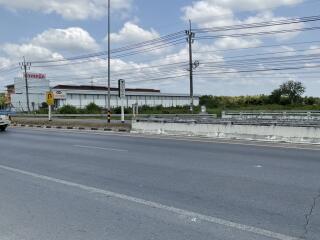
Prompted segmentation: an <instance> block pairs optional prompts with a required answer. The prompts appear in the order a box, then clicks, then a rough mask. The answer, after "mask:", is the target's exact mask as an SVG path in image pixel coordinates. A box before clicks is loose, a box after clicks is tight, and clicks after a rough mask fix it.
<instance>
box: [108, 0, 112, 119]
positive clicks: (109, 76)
mask: <svg viewBox="0 0 320 240" xmlns="http://www.w3.org/2000/svg"><path fill="white" fill-rule="evenodd" d="M110 8H111V6H110V0H108V123H110V122H111V104H110V101H111V69H110V67H111V52H110V27H111V23H110V20H111V17H110V12H111V11H110Z"/></svg>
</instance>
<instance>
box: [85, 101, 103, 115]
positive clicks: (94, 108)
mask: <svg viewBox="0 0 320 240" xmlns="http://www.w3.org/2000/svg"><path fill="white" fill-rule="evenodd" d="M85 113H86V114H101V113H102V109H101V108H100V107H99V106H98V105H97V104H95V103H90V104H89V105H87V106H86V108H85Z"/></svg>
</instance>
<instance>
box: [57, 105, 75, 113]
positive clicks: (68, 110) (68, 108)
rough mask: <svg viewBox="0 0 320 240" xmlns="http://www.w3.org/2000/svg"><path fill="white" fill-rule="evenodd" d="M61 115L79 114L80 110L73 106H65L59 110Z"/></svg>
mask: <svg viewBox="0 0 320 240" xmlns="http://www.w3.org/2000/svg"><path fill="white" fill-rule="evenodd" d="M59 113H60V114H77V113H78V110H77V108H76V107H74V106H71V105H65V106H63V107H62V108H60V109H59Z"/></svg>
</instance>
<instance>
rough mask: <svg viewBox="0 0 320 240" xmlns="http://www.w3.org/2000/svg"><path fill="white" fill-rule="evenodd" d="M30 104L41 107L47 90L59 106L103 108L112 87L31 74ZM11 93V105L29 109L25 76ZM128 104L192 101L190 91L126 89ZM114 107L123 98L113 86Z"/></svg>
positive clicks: (20, 109)
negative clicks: (67, 82) (63, 82)
mask: <svg viewBox="0 0 320 240" xmlns="http://www.w3.org/2000/svg"><path fill="white" fill-rule="evenodd" d="M28 85H29V86H28V90H29V106H30V109H31V110H38V109H39V107H40V106H41V105H42V104H43V103H44V102H45V101H46V99H45V96H46V92H48V91H50V89H51V91H52V92H53V93H54V98H55V108H61V107H63V106H65V105H72V106H74V107H77V108H85V107H86V106H87V105H88V104H90V103H95V104H97V105H98V106H100V107H102V108H106V106H108V89H107V87H103V86H76V85H57V86H55V87H52V88H50V87H49V81H48V80H47V79H46V77H45V75H43V74H29V75H28ZM7 88H8V93H10V98H11V105H12V107H14V108H15V109H16V111H18V112H20V111H27V109H28V108H27V96H26V85H25V81H24V79H23V78H16V79H15V84H14V85H9V86H7ZM123 102H124V105H125V107H132V105H134V104H138V105H139V106H144V105H146V106H150V107H153V106H158V105H162V106H164V107H176V106H186V105H189V104H190V96H189V95H188V94H172V93H161V92H160V90H155V89H126V98H125V99H124V100H123ZM110 105H111V107H112V108H116V107H120V106H121V101H120V99H119V97H118V88H111V101H110ZM194 105H195V106H198V105H199V96H195V97H194Z"/></svg>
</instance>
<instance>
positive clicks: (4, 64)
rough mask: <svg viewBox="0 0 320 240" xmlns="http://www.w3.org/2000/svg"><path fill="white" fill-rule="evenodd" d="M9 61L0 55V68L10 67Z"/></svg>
mask: <svg viewBox="0 0 320 240" xmlns="http://www.w3.org/2000/svg"><path fill="white" fill-rule="evenodd" d="M10 65H11V61H10V59H8V58H5V57H0V69H6V68H8V67H10Z"/></svg>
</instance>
